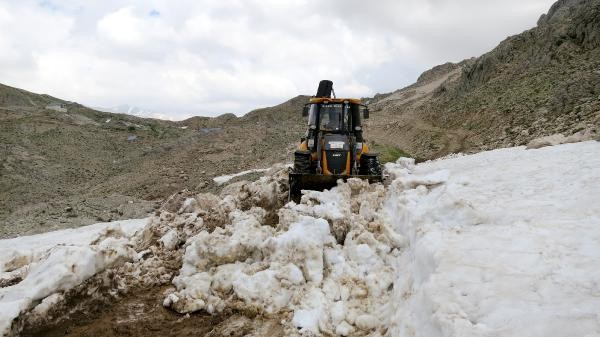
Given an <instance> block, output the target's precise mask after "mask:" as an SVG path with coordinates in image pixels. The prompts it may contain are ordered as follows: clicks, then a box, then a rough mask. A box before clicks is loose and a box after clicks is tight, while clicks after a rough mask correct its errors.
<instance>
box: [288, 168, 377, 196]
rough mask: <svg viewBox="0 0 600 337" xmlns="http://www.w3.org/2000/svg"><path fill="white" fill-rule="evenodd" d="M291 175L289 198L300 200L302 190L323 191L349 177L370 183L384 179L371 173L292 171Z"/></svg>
mask: <svg viewBox="0 0 600 337" xmlns="http://www.w3.org/2000/svg"><path fill="white" fill-rule="evenodd" d="M289 174H290V177H289V191H290V192H289V193H290V194H289V200H294V201H296V202H298V201H299V200H300V197H301V196H302V190H313V191H323V190H325V189H331V188H333V187H335V186H337V181H338V180H339V179H342V180H343V181H346V180H348V178H359V179H364V180H368V181H369V183H379V182H382V181H383V178H382V176H380V175H379V176H371V175H337V174H332V175H326V174H312V173H294V172H290V173H289Z"/></svg>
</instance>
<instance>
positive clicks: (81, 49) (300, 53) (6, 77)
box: [0, 0, 554, 119]
mask: <svg viewBox="0 0 600 337" xmlns="http://www.w3.org/2000/svg"><path fill="white" fill-rule="evenodd" d="M553 2H554V0H496V1H489V0H379V1H364V0H329V1H318V0H237V1H228V0H202V1H197V0H189V1H168V0H138V1H135V0H134V1H113V0H101V1H100V0H98V1H94V2H93V1H89V0H62V1H61V0H54V1H52V0H50V1H29V0H0V83H3V84H7V85H12V86H16V87H19V88H23V89H26V90H30V91H34V92H38V93H47V94H50V95H53V96H56V97H59V98H63V99H67V100H72V101H77V102H79V103H82V104H85V105H88V106H95V107H112V106H116V105H120V104H130V105H134V106H138V107H141V108H144V109H147V110H150V111H154V112H160V113H162V116H163V117H164V118H169V119H183V118H186V117H189V116H193V115H204V116H213V115H219V114H222V113H228V112H231V113H235V114H237V115H242V114H244V113H246V112H248V111H250V110H252V109H255V108H258V107H264V106H269V105H274V104H278V103H281V102H283V101H285V100H287V99H288V98H291V97H294V96H297V95H299V94H314V92H315V91H316V86H317V83H318V81H319V80H321V79H331V80H333V81H334V88H335V90H336V93H337V94H338V95H341V96H358V97H363V96H371V95H373V94H375V93H377V92H389V91H392V90H395V89H398V88H401V87H403V86H406V85H408V84H410V83H412V82H414V81H415V80H416V78H417V77H418V75H419V74H420V73H421V72H422V71H424V70H426V69H428V68H430V67H432V66H434V65H437V64H440V63H444V62H447V61H454V62H457V61H460V60H462V59H465V58H469V57H472V56H479V55H480V54H482V53H484V52H487V51H489V50H490V49H491V48H493V47H494V46H496V45H497V44H498V43H499V42H500V41H501V40H503V39H504V38H505V37H507V36H509V35H514V34H518V33H520V32H522V31H523V30H526V29H529V28H531V27H534V26H535V23H536V21H537V19H538V18H539V16H540V15H541V14H542V13H545V12H547V10H548V9H549V8H550V6H551V5H552V3H553Z"/></svg>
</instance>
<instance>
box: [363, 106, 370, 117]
mask: <svg viewBox="0 0 600 337" xmlns="http://www.w3.org/2000/svg"><path fill="white" fill-rule="evenodd" d="M363 119H369V108H367V107H365V108H364V110H363Z"/></svg>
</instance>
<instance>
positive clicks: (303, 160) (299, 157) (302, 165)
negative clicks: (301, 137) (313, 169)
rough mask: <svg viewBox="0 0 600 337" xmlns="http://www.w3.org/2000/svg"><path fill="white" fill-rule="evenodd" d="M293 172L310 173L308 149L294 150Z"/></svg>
mask: <svg viewBox="0 0 600 337" xmlns="http://www.w3.org/2000/svg"><path fill="white" fill-rule="evenodd" d="M294 172H296V173H310V151H304V150H296V152H294Z"/></svg>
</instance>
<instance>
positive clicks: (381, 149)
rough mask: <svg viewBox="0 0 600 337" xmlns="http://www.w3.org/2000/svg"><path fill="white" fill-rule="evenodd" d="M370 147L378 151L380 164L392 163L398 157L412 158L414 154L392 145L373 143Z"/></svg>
mask: <svg viewBox="0 0 600 337" xmlns="http://www.w3.org/2000/svg"><path fill="white" fill-rule="evenodd" d="M372 148H373V150H374V151H376V152H378V153H379V162H381V163H382V164H385V163H390V162H392V163H393V162H395V161H396V160H397V159H398V158H400V157H410V158H414V156H412V155H410V154H409V153H407V152H405V151H404V150H402V149H401V148H399V147H396V146H394V145H388V144H378V143H373V144H372Z"/></svg>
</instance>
